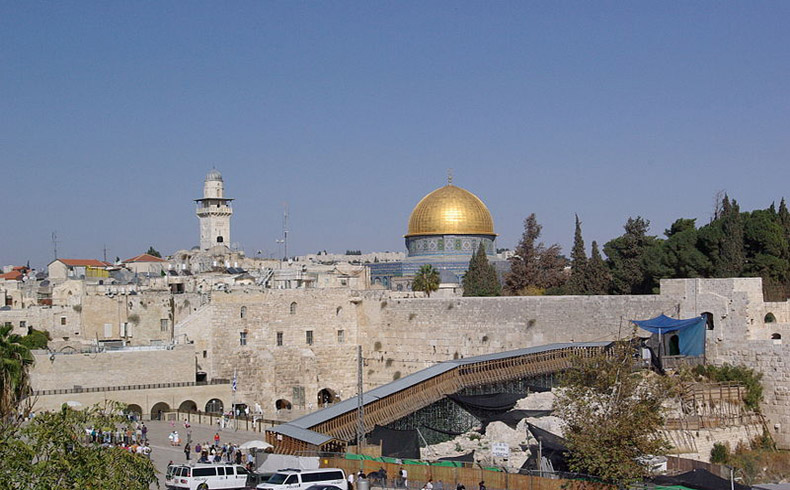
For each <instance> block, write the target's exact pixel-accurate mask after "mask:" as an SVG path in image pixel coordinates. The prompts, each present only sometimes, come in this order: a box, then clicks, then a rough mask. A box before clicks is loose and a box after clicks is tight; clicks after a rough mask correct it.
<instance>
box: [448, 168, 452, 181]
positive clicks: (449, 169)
mask: <svg viewBox="0 0 790 490" xmlns="http://www.w3.org/2000/svg"><path fill="white" fill-rule="evenodd" d="M447 185H453V169H452V168H448V169H447Z"/></svg>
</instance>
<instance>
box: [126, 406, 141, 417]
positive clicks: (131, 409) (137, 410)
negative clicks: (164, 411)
mask: <svg viewBox="0 0 790 490" xmlns="http://www.w3.org/2000/svg"><path fill="white" fill-rule="evenodd" d="M124 412H125V413H128V414H130V415H131V414H135V415H137V417H138V418H139V417H141V416H142V415H143V407H141V406H140V405H135V404H134V403H132V404H131V405H126V410H124Z"/></svg>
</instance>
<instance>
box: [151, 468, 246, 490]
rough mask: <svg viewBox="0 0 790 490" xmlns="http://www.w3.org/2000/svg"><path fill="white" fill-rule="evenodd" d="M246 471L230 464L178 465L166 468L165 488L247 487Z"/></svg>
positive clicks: (172, 489)
mask: <svg viewBox="0 0 790 490" xmlns="http://www.w3.org/2000/svg"><path fill="white" fill-rule="evenodd" d="M247 474H248V471H247V470H246V469H245V468H244V467H243V466H239V465H231V464H195V465H186V464H178V465H171V466H168V467H167V474H166V475H165V486H166V487H167V488H168V490H176V489H178V490H185V489H189V490H213V489H215V488H223V489H234V488H244V487H245V486H246V485H247Z"/></svg>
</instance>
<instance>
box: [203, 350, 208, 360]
mask: <svg viewBox="0 0 790 490" xmlns="http://www.w3.org/2000/svg"><path fill="white" fill-rule="evenodd" d="M206 357H208V351H203V359H205V358H206Z"/></svg>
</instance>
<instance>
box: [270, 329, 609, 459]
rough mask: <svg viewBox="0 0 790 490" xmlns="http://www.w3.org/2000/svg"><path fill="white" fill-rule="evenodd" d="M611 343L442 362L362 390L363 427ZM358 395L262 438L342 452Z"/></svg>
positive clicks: (558, 365) (282, 449)
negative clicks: (367, 389) (384, 383)
mask: <svg viewBox="0 0 790 490" xmlns="http://www.w3.org/2000/svg"><path fill="white" fill-rule="evenodd" d="M611 344H612V343H611V342H587V343H564V344H550V345H543V346H538V347H528V348H525V349H518V350H513V351H507V352H500V353H496V354H486V355H482V356H475V357H468V358H465V359H454V360H449V361H444V362H440V363H437V364H434V365H433V366H430V367H428V368H426V369H423V370H421V371H417V372H416V373H413V374H410V375H408V376H405V377H403V378H401V379H398V380H396V381H393V382H391V383H388V384H386V385H383V386H379V387H377V388H374V389H372V390H370V391H367V392H365V393H363V395H362V402H363V413H364V431H365V433H369V432H370V431H372V430H373V429H374V427H375V426H377V425H380V426H386V425H387V424H391V423H393V422H395V421H398V420H400V419H402V418H404V417H406V416H408V415H410V414H412V413H414V412H416V411H417V410H420V409H422V408H425V407H428V406H429V405H431V404H433V403H436V402H439V401H441V400H443V399H444V398H445V397H446V396H447V395H452V394H455V393H459V392H461V391H462V390H465V389H470V388H471V389H474V388H479V387H483V386H486V385H496V384H502V383H507V382H511V381H516V380H521V379H526V378H535V377H539V376H545V375H550V374H553V373H558V372H561V371H563V370H565V369H567V368H568V367H570V366H571V363H572V362H573V361H574V360H575V359H578V358H579V357H590V356H593V355H595V354H597V353H600V352H601V351H603V350H605V349H606V348H607V347H608V346H610V345H611ZM357 406H358V397H356V396H355V397H351V398H349V399H347V400H344V401H342V402H339V403H336V404H334V405H332V406H330V407H328V408H325V409H323V410H318V411H316V412H313V413H311V414H308V415H306V416H304V417H300V418H298V419H295V420H292V421H291V422H288V423H285V424H280V425H278V426H275V427H272V428H270V429H267V430H266V442H268V443H270V444H272V445H273V446H274V448H273V450H274V452H276V453H281V454H297V453H309V452H345V449H346V445H347V444H348V443H349V442H351V441H354V440H356V437H357V428H358V409H357Z"/></svg>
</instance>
